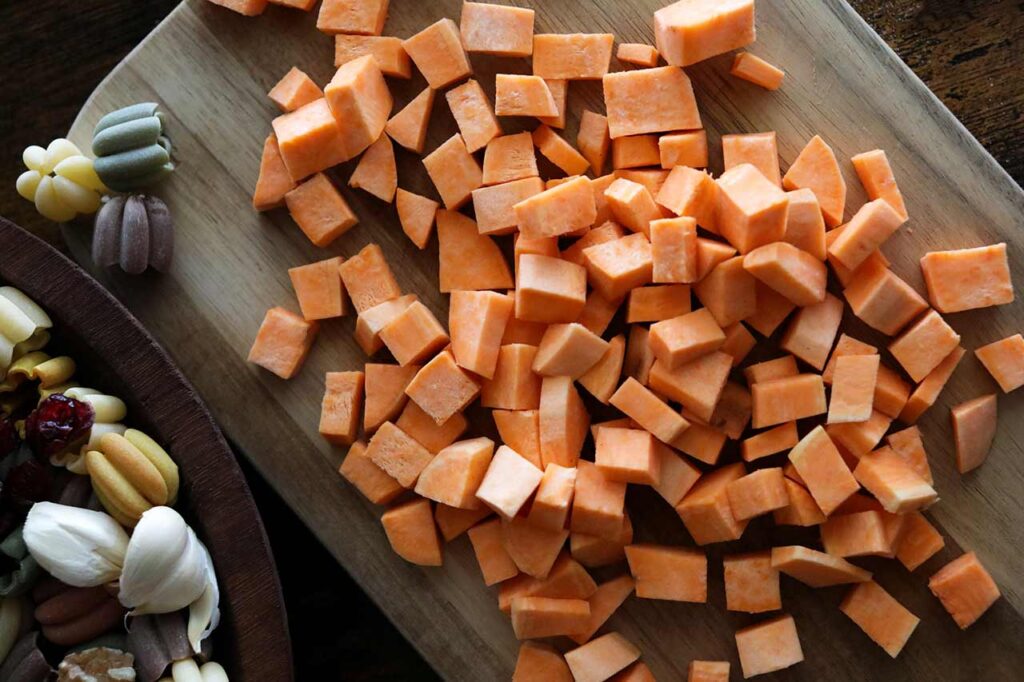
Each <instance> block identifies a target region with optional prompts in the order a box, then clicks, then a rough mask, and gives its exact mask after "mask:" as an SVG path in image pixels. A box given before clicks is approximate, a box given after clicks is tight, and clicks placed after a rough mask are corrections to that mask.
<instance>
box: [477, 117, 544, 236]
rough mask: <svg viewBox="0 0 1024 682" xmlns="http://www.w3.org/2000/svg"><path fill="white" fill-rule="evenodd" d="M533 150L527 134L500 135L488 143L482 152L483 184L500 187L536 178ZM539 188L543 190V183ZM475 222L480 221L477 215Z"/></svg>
mask: <svg viewBox="0 0 1024 682" xmlns="http://www.w3.org/2000/svg"><path fill="white" fill-rule="evenodd" d="M533 149H534V147H533V135H531V134H530V133H527V132H523V133H517V134H515V135H502V136H501V137H496V138H494V139H493V140H491V141H490V142H488V143H487V149H486V151H485V152H484V184H485V185H500V184H502V183H507V182H512V181H513V180H523V179H525V178H536V177H537V175H538V172H537V155H536V154H535V153H534V151H533ZM540 188H541V191H543V190H544V184H543V181H542V182H541V185H540ZM524 198H526V197H524ZM477 221H480V216H479V215H478V216H477Z"/></svg>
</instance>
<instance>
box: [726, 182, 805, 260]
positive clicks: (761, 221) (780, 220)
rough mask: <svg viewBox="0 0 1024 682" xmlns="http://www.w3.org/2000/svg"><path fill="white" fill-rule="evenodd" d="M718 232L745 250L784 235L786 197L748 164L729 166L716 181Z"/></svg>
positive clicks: (741, 251)
mask: <svg viewBox="0 0 1024 682" xmlns="http://www.w3.org/2000/svg"><path fill="white" fill-rule="evenodd" d="M717 185H718V204H717V205H718V216H717V228H718V232H719V233H720V234H721V235H722V236H723V237H725V238H726V239H728V240H729V243H730V244H732V245H733V246H735V247H736V248H737V249H739V251H740V253H744V254H745V253H748V252H750V251H752V250H754V249H756V248H757V247H759V246H764V245H765V244H771V243H772V242H777V241H781V240H782V239H783V238H784V237H785V235H786V219H787V217H788V215H789V197H788V196H787V195H786V193H785V192H783V191H782V190H781V189H780V188H779V187H778V186H777V185H775V184H773V183H772V182H771V181H770V180H769V179H768V178H766V177H765V176H764V174H762V173H761V172H760V171H759V170H758V169H757V168H755V167H754V166H752V165H751V164H749V163H744V164H740V165H739V166H736V167H734V168H730V169H729V170H727V171H726V172H725V173H723V174H722V176H721V177H719V178H718V180H717Z"/></svg>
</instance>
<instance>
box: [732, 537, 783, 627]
mask: <svg viewBox="0 0 1024 682" xmlns="http://www.w3.org/2000/svg"><path fill="white" fill-rule="evenodd" d="M722 565H723V568H724V576H725V608H727V609H728V610H730V611H742V612H744V613H764V612H766V611H777V610H778V609H781V608H782V596H781V595H780V594H779V571H778V569H776V568H773V567H772V553H771V551H764V552H750V553H748V554H731V555H727V556H724V557H722Z"/></svg>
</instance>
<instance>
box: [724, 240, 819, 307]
mask: <svg viewBox="0 0 1024 682" xmlns="http://www.w3.org/2000/svg"><path fill="white" fill-rule="evenodd" d="M743 268H744V269H745V270H746V271H747V272H749V273H750V274H751V275H753V276H754V277H756V278H757V279H759V280H760V281H762V282H764V283H765V284H767V285H768V286H769V287H771V288H772V289H774V290H775V291H777V292H779V293H780V294H782V295H783V296H785V297H786V298H787V299H788V300H789V301H791V302H792V303H793V304H795V305H797V306H809V305H814V304H815V303H820V302H821V301H823V300H824V299H825V284H826V279H827V278H828V272H827V271H826V269H825V264H824V263H822V262H821V261H820V260H818V259H817V258H815V257H814V256H812V255H811V254H809V253H807V252H806V251H801V250H800V249H798V248H796V247H795V246H793V245H792V244H789V243H787V242H774V243H772V244H766V245H765V246H760V247H758V248H756V249H754V250H753V251H751V252H750V253H748V254H747V255H746V256H745V257H744V259H743Z"/></svg>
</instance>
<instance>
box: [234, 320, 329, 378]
mask: <svg viewBox="0 0 1024 682" xmlns="http://www.w3.org/2000/svg"><path fill="white" fill-rule="evenodd" d="M318 329H319V326H318V325H317V323H316V322H308V321H306V320H304V319H302V318H301V317H299V316H298V315H296V314H295V313H293V312H291V311H290V310H285V309H284V308H280V307H277V308H271V309H270V310H268V311H267V314H266V315H265V316H264V318H263V323H262V324H260V329H259V332H257V334H256V340H255V341H253V343H252V348H250V349H249V357H248V361H249V362H251V363H253V364H255V365H259V366H260V367H262V368H264V369H266V370H269V371H271V372H273V373H274V374H276V375H277V376H279V377H281V378H282V379H291V378H292V377H293V376H295V375H296V374H297V373H298V371H299V370H300V369H301V368H302V364H303V363H304V362H305V361H306V356H307V355H309V350H310V348H312V347H313V340H314V339H315V338H316V333H317V330H318Z"/></svg>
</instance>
